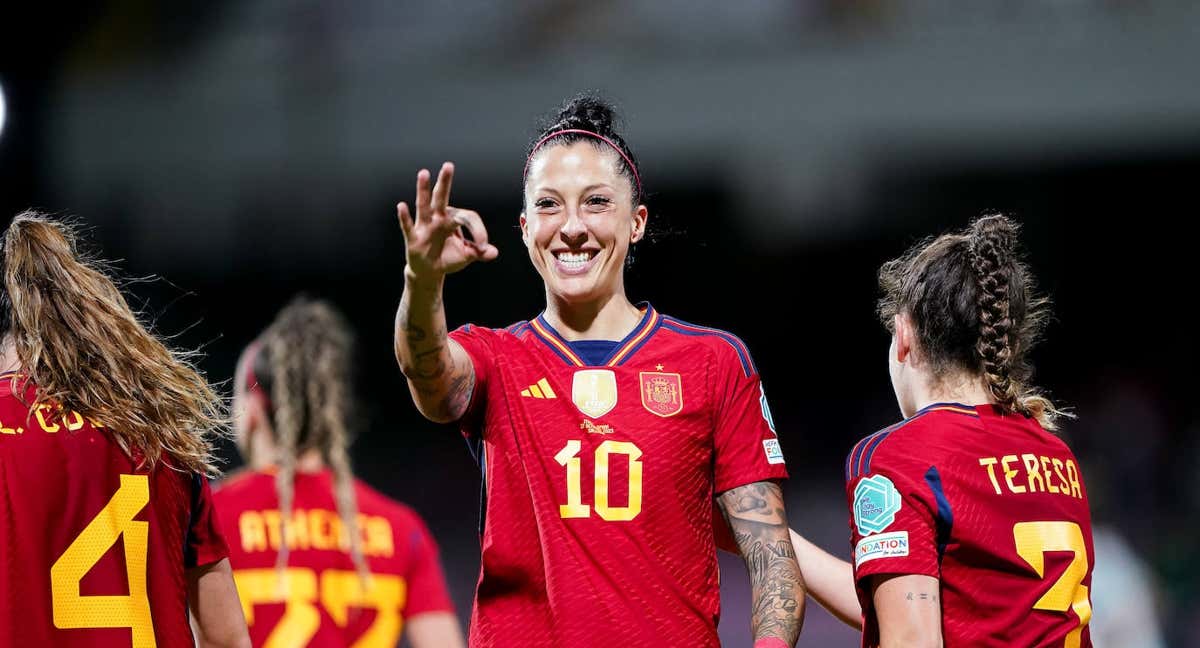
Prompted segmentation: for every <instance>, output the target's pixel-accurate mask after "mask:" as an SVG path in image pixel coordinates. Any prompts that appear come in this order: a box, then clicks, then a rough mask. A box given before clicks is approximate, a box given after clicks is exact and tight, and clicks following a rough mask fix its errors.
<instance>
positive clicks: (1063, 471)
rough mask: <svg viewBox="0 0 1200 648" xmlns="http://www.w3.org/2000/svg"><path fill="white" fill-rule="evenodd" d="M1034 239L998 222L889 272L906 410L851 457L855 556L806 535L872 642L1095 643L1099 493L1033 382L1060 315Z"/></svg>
mask: <svg viewBox="0 0 1200 648" xmlns="http://www.w3.org/2000/svg"><path fill="white" fill-rule="evenodd" d="M1017 233H1018V229H1017V225H1016V224H1015V223H1013V222H1012V221H1011V220H1009V219H1008V218H1006V217H1004V216H1000V215H994V216H987V217H985V218H981V219H979V220H977V221H975V223H974V224H973V225H971V227H970V228H968V229H967V230H966V231H964V232H962V233H958V234H947V235H944V236H940V237H938V238H936V239H933V240H931V241H928V242H925V243H923V244H920V245H917V246H916V247H914V248H913V249H911V250H910V251H909V252H908V253H907V254H905V255H904V256H902V257H900V258H899V259H896V260H893V261H890V262H888V263H886V264H884V266H883V268H882V269H881V270H880V272H879V283H880V286H881V287H882V289H883V292H884V296H883V298H882V299H881V300H880V304H879V313H880V316H881V318H882V320H883V323H884V325H885V326H887V327H888V329H889V330H890V331H891V333H892V344H891V348H890V349H889V351H888V364H889V366H890V369H891V377H892V385H893V386H894V387H895V391H896V399H897V400H898V401H899V403H900V410H901V412H902V413H903V414H904V416H905V417H906V418H905V420H903V421H901V422H900V423H897V424H896V425H893V426H891V427H889V428H886V429H884V430H882V431H880V432H877V433H875V434H873V435H871V436H869V437H867V438H865V439H863V440H862V441H860V442H859V443H858V445H856V446H855V447H854V450H853V451H852V452H851V453H850V456H849V457H848V458H847V460H846V499H847V504H848V505H849V507H850V522H851V525H850V526H851V536H852V545H853V548H854V564H853V566H851V565H849V564H847V563H845V562H844V561H841V560H838V559H836V558H834V557H832V556H830V555H829V554H826V553H825V552H823V551H821V550H820V549H818V548H816V547H815V546H814V545H812V544H811V543H809V542H807V541H806V540H804V539H802V538H800V537H798V536H796V537H794V538H793V542H794V544H795V546H796V549H797V552H798V553H799V558H800V563H801V567H802V568H803V571H804V575H805V578H806V580H807V582H808V584H809V587H810V592H811V593H812V595H813V597H814V598H816V599H817V600H818V601H819V602H821V603H822V604H823V605H825V607H827V608H829V609H830V610H832V611H833V612H834V613H835V614H836V615H838V616H839V617H841V618H842V619H843V620H845V621H847V622H848V623H851V624H852V625H855V626H857V625H858V621H859V619H861V621H862V629H863V645H864V646H897V645H904V646H938V645H943V644H944V645H946V646H1067V647H1076V646H1090V645H1091V639H1090V638H1089V634H1088V629H1087V623H1088V620H1089V619H1090V618H1091V614H1092V609H1091V603H1090V601H1089V598H1088V589H1089V587H1090V585H1091V579H1092V567H1093V565H1094V552H1093V550H1092V528H1091V516H1090V514H1089V512H1088V502H1087V491H1086V490H1085V489H1084V487H1083V479H1082V477H1081V476H1080V472H1079V463H1078V461H1076V460H1075V456H1074V455H1073V454H1072V453H1071V450H1070V449H1069V448H1067V446H1066V444H1064V443H1063V442H1062V441H1061V440H1060V439H1059V438H1058V437H1056V436H1054V435H1053V434H1050V433H1049V432H1047V430H1053V429H1054V427H1055V421H1056V419H1057V418H1058V417H1059V416H1060V415H1061V414H1060V412H1059V411H1058V410H1056V409H1055V407H1054V405H1053V404H1052V403H1051V402H1050V401H1049V400H1048V399H1047V398H1046V397H1044V396H1042V395H1040V394H1039V392H1038V391H1037V390H1036V389H1035V388H1034V387H1033V386H1032V385H1031V384H1030V382H1029V379H1030V376H1031V374H1032V366H1031V365H1030V363H1029V360H1028V353H1029V350H1030V348H1031V347H1033V345H1034V343H1035V342H1037V339H1038V337H1039V333H1040V329H1041V325H1042V322H1043V321H1044V320H1045V318H1046V317H1047V314H1048V313H1047V308H1046V301H1045V300H1044V299H1041V298H1039V297H1037V296H1036V295H1035V291H1034V279H1033V276H1032V275H1031V274H1030V271H1029V269H1028V268H1027V267H1026V265H1025V264H1024V263H1023V262H1022V261H1021V258H1020V256H1018V254H1017V252H1016V246H1017ZM856 587H857V591H856V590H855V588H856ZM855 594H857V596H855ZM860 605H861V607H860Z"/></svg>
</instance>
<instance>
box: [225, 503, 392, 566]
mask: <svg viewBox="0 0 1200 648" xmlns="http://www.w3.org/2000/svg"><path fill="white" fill-rule="evenodd" d="M238 531H239V532H240V535H241V538H242V551H245V552H247V553H249V552H255V551H267V550H270V551H279V547H280V543H279V511H277V510H265V511H244V512H243V513H242V514H241V515H239V516H238ZM358 532H359V537H360V538H361V540H362V550H363V554H364V555H366V556H369V557H382V558H390V557H391V556H392V554H394V553H395V546H394V544H393V541H392V524H391V522H388V520H387V518H384V517H380V516H376V515H364V514H361V513H360V514H359V515H358ZM285 533H286V534H287V546H288V549H289V550H291V551H302V550H305V549H320V550H337V551H341V552H343V553H349V552H350V539H349V536H348V535H347V533H346V530H345V528H344V527H343V525H342V519H341V518H340V517H339V516H338V514H337V512H335V511H329V510H325V509H296V510H295V511H294V512H293V513H292V519H291V521H290V522H289V523H288V525H287V530H286V531H285Z"/></svg>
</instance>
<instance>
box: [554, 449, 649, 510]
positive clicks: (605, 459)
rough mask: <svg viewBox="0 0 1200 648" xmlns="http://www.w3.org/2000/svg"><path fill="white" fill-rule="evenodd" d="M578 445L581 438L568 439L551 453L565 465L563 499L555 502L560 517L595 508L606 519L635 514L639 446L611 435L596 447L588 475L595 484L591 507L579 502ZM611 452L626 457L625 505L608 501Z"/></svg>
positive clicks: (638, 504)
mask: <svg viewBox="0 0 1200 648" xmlns="http://www.w3.org/2000/svg"><path fill="white" fill-rule="evenodd" d="M582 449H583V442H582V441H580V440H578V439H571V440H570V441H567V445H565V446H563V449H562V450H559V451H558V454H556V455H554V460H555V461H557V462H558V464H559V465H560V466H565V467H566V469H567V503H566V504H561V505H559V507H558V513H559V515H561V516H562V517H564V518H585V517H588V516H590V515H591V514H592V508H595V509H596V515H599V516H600V518H601V519H603V520H607V521H609V522H625V521H628V520H632V519H633V518H635V517H637V515H638V513H641V512H642V462H641V461H640V459H641V457H642V451H641V449H639V448H638V447H637V446H636V445H634V444H633V443H631V442H629V441H613V440H611V439H610V440H608V441H605V442H604V443H601V444H600V445H599V446H597V447H596V456H595V459H596V461H595V465H596V469H595V474H594V475H593V477H592V481H593V483H594V487H595V499H594V500H593V501H594V502H595V505H594V506H593V507H589V506H588V505H587V504H584V503H583V484H582V482H583V474H582V473H583V461H582V460H581V459H580V458H579V452H580V450H582ZM612 455H625V456H627V457H629V503H628V504H627V505H625V506H609V504H608V466H609V458H610V457H611V456H612Z"/></svg>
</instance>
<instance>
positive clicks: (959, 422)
mask: <svg viewBox="0 0 1200 648" xmlns="http://www.w3.org/2000/svg"><path fill="white" fill-rule="evenodd" d="M964 426H966V427H971V428H978V427H980V424H979V414H978V412H977V411H976V410H975V408H974V407H971V406H969V405H961V404H958V403H934V404H932V405H929V406H927V407H925V408H923V409H921V410H920V411H918V412H917V413H916V414H913V415H912V416H910V417H909V418H906V419H904V420H902V421H899V422H897V423H893V424H892V425H889V426H888V427H885V428H883V429H882V430H879V431H877V432H874V433H872V434H868V435H867V436H865V437H863V438H862V439H861V440H859V441H858V443H856V444H854V447H853V448H852V449H851V450H850V453H849V454H848V455H846V481H847V482H849V481H853V480H854V479H857V478H858V477H861V476H863V475H868V474H870V473H871V472H873V471H878V470H880V469H885V470H887V469H890V470H900V471H903V470H905V469H906V468H909V467H917V468H919V467H921V466H928V465H931V464H936V463H937V462H938V459H939V458H940V455H941V454H943V453H944V452H948V451H952V450H953V449H954V447H956V444H955V443H954V438H955V435H956V434H960V433H961V432H962V431H963V427H964Z"/></svg>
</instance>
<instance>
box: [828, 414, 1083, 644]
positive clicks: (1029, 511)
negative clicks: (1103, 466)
mask: <svg viewBox="0 0 1200 648" xmlns="http://www.w3.org/2000/svg"><path fill="white" fill-rule="evenodd" d="M846 478H847V481H846V494H847V495H846V499H847V503H848V505H849V507H850V527H851V535H852V546H853V548H854V563H855V569H854V571H855V580H856V582H857V584H858V594H859V600H860V601H861V602H862V605H863V615H864V623H863V645H864V646H876V645H878V643H879V627H878V624H877V622H876V618H875V614H874V612H873V610H872V609H871V599H870V591H869V583H867V582H866V579H867V577H868V576H873V575H876V574H923V575H926V576H933V577H935V578H938V579H940V580H941V597H942V601H941V605H942V632H943V635H944V641H945V645H946V646H948V647H953V646H1056V647H1057V646H1066V647H1067V648H1071V647H1075V646H1091V638H1090V636H1089V633H1088V628H1087V622H1088V619H1090V618H1091V614H1092V608H1091V602H1090V599H1089V597H1088V589H1089V588H1090V586H1091V582H1092V567H1093V565H1094V563H1095V554H1094V552H1093V550H1092V523H1091V515H1090V514H1089V512H1088V501H1087V491H1086V490H1084V487H1083V478H1082V476H1081V475H1080V472H1079V463H1078V462H1077V461H1076V460H1075V455H1073V454H1072V453H1071V450H1070V449H1069V448H1067V446H1066V444H1064V443H1063V442H1062V440H1060V439H1059V438H1058V437H1056V436H1054V435H1052V434H1050V433H1048V432H1046V431H1045V430H1043V429H1042V427H1041V426H1040V425H1038V423H1037V421H1035V420H1033V419H1028V418H1025V417H1023V416H1020V415H1013V414H1008V415H1001V414H999V413H998V412H997V410H996V408H994V407H992V406H990V405H982V406H978V407H971V406H967V405H958V404H945V403H938V404H935V405H930V406H929V407H926V408H925V409H923V410H921V411H920V412H919V413H917V414H916V415H915V416H913V417H912V418H910V419H908V420H906V421H903V422H901V423H898V424H897V425H894V426H892V427H890V428H887V429H885V430H882V431H880V432H877V433H875V434H874V435H871V436H869V437H867V438H866V439H863V440H862V441H860V442H859V443H858V445H856V446H855V447H854V450H853V451H852V452H851V453H850V456H849V457H848V458H847V460H846Z"/></svg>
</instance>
